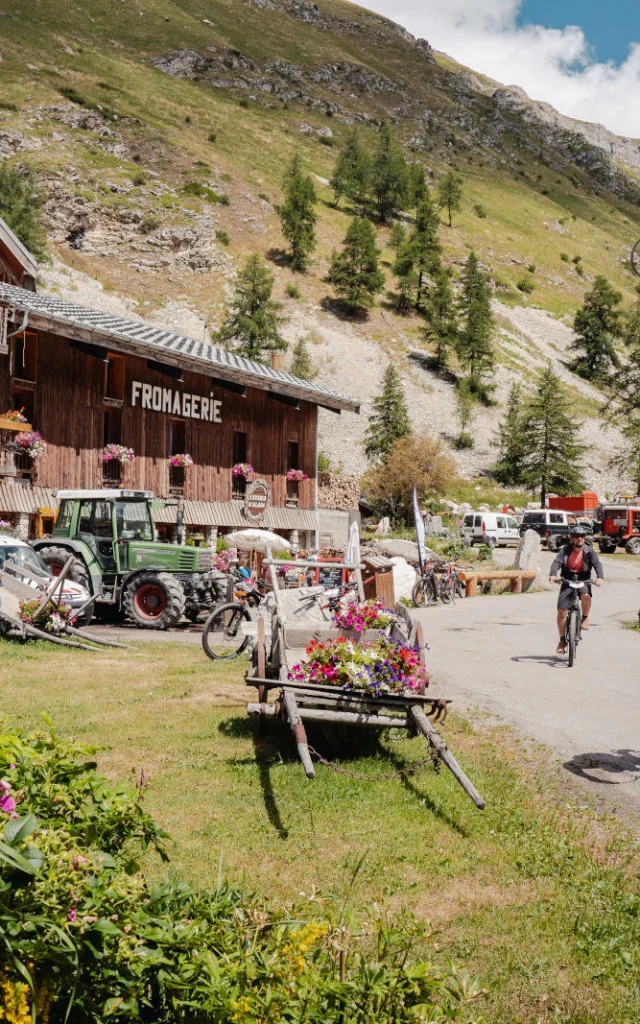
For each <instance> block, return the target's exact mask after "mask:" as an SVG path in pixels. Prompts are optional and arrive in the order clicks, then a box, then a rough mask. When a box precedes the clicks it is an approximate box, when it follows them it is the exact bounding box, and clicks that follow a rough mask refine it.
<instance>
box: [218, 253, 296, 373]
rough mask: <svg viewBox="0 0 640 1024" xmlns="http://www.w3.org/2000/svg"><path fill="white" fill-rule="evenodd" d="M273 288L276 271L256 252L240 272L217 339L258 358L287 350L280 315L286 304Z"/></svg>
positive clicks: (241, 353)
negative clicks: (278, 300)
mask: <svg viewBox="0 0 640 1024" xmlns="http://www.w3.org/2000/svg"><path fill="white" fill-rule="evenodd" d="M272 291H273V274H271V273H269V270H268V269H267V267H266V265H265V264H264V263H263V262H262V260H261V259H260V257H259V256H258V254H257V253H253V254H252V255H251V256H249V259H248V260H247V262H246V264H245V266H244V268H243V269H242V270H241V271H240V273H239V274H238V277H237V280H236V283H235V289H234V295H233V299H232V300H231V304H230V306H229V311H228V313H227V318H226V320H225V322H224V323H223V325H222V327H221V328H220V330H219V331H218V332H217V334H216V335H215V336H214V337H215V340H216V341H219V342H220V343H221V344H223V345H226V346H227V347H228V348H229V349H230V350H231V351H232V352H237V354H238V355H241V356H247V358H248V359H256V360H257V361H258V362H264V361H265V360H264V356H265V353H268V352H284V351H286V349H287V343H286V341H285V340H284V338H283V337H282V336H281V334H280V323H281V318H280V317H279V316H278V311H279V310H280V309H281V308H282V304H281V303H280V302H275V301H274V300H273V299H272V298H271V293H272Z"/></svg>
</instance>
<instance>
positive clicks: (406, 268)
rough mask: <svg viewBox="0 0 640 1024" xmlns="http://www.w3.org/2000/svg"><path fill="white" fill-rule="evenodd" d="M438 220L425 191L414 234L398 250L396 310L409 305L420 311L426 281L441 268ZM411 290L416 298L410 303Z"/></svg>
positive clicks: (417, 213)
mask: <svg viewBox="0 0 640 1024" xmlns="http://www.w3.org/2000/svg"><path fill="white" fill-rule="evenodd" d="M439 224H440V218H439V217H438V214H437V211H436V209H435V207H434V205H433V202H432V200H431V193H430V192H429V190H428V189H427V191H426V192H425V195H424V198H423V200H422V202H421V203H420V204H419V206H418V208H417V210H416V219H415V224H414V227H413V231H412V232H411V234H410V235H409V237H408V238H407V240H406V241H405V243H404V244H403V245H402V246H401V247H400V249H399V250H398V255H397V257H396V261H395V263H394V265H393V272H394V274H395V275H396V276H397V277H398V279H399V285H400V301H399V302H398V306H399V308H404V304H405V303H406V302H409V301H412V302H413V303H414V304H415V307H416V309H417V310H420V309H421V308H422V304H423V297H424V290H425V278H426V277H433V276H434V275H435V274H436V273H437V272H438V270H439V269H440V267H441V262H440V253H441V247H440V242H439V240H438V227H439ZM413 289H415V298H414V299H410V296H411V294H412V291H413Z"/></svg>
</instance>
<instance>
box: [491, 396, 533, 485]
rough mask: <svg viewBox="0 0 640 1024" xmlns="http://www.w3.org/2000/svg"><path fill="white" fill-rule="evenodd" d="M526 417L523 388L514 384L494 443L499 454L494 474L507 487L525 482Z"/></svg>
mask: <svg viewBox="0 0 640 1024" xmlns="http://www.w3.org/2000/svg"><path fill="white" fill-rule="evenodd" d="M525 417H526V406H525V402H524V399H523V395H522V388H521V387H520V385H519V384H513V385H512V386H511V390H510V392H509V398H508V399H507V408H506V410H505V414H504V416H503V418H502V420H501V421H500V423H499V424H498V430H497V432H496V436H495V439H494V442H493V444H494V447H495V448H496V449H497V453H498V459H497V462H496V464H495V466H494V468H493V472H494V475H495V478H496V480H497V481H498V483H501V484H502V485H503V486H505V487H519V486H520V485H521V484H522V482H523V480H522V474H523V472H524V457H525V452H526V450H527V435H526V429H525Z"/></svg>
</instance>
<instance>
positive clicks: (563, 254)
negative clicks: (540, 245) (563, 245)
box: [560, 252, 569, 263]
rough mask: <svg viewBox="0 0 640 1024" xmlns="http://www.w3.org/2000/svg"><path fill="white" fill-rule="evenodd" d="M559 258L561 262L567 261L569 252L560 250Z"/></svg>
mask: <svg viewBox="0 0 640 1024" xmlns="http://www.w3.org/2000/svg"><path fill="white" fill-rule="evenodd" d="M560 259H561V260H562V262H563V263H568V262H569V253H568V252H561V253H560Z"/></svg>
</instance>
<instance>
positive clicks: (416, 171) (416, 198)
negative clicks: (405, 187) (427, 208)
mask: <svg viewBox="0 0 640 1024" xmlns="http://www.w3.org/2000/svg"><path fill="white" fill-rule="evenodd" d="M428 191H429V186H428V185H427V176H426V174H425V171H424V165H423V164H409V196H410V200H409V201H410V202H411V204H412V205H413V206H419V205H420V203H421V202H422V200H423V199H424V198H425V196H426V194H427V192H428Z"/></svg>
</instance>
